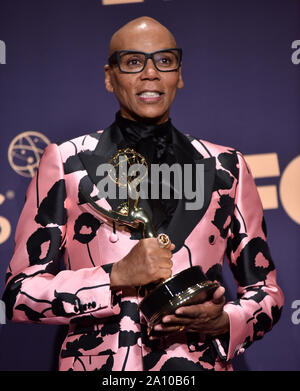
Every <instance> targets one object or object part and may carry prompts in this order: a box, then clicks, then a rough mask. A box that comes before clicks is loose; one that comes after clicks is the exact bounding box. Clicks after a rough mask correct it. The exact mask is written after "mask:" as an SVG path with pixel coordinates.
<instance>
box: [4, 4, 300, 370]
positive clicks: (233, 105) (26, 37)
mask: <svg viewBox="0 0 300 391" xmlns="http://www.w3.org/2000/svg"><path fill="white" fill-rule="evenodd" d="M111 2H113V1H111ZM102 3H104V1H103V2H102V1H101V0H89V1H86V0H56V1H53V0H52V1H46V0H27V1H22V0H1V1H0V93H1V103H0V130H1V136H0V137H1V144H0V151H1V155H0V164H1V172H2V181H1V184H0V251H1V257H0V295H2V293H3V287H4V280H5V272H6V268H7V266H8V263H9V260H10V258H11V256H12V252H13V245H14V240H13V237H14V231H15V228H16V223H17V220H18V216H19V214H20V212H21V209H22V206H23V203H24V197H25V190H26V188H27V186H28V184H29V181H30V173H31V172H32V169H33V164H34V162H35V161H36V159H38V155H36V154H35V153H34V152H36V153H38V152H39V151H41V150H42V149H43V148H44V146H45V143H46V142H47V140H45V139H44V137H46V138H47V139H48V140H50V141H51V142H55V141H59V140H66V139H68V138H73V137H75V136H79V135H81V134H84V133H86V132H93V131H95V130H97V129H100V128H103V127H105V126H107V125H109V124H110V123H111V122H112V120H113V118H114V113H115V111H116V110H117V104H116V101H115V99H114V97H113V96H112V95H111V94H109V93H108V92H106V91H105V88H104V73H103V66H104V64H105V62H106V58H107V51H108V42H109V39H110V36H111V34H112V33H113V32H114V31H115V30H116V29H117V28H119V27H120V26H121V25H122V24H124V23H126V22H127V21H129V20H130V19H133V18H135V17H138V16H142V15H149V16H152V17H154V18H157V19H158V20H159V21H160V22H161V23H163V24H165V25H166V26H167V27H169V28H170V29H171V30H172V31H173V32H174V34H175V36H176V37H177V41H178V45H179V46H181V47H182V48H183V50H184V57H183V76H184V82H185V88H184V89H183V90H181V91H179V93H178V95H177V98H176V101H175V103H174V105H173V109H172V113H171V114H172V120H173V122H174V124H175V126H176V127H177V128H178V129H179V130H181V131H182V132H186V133H190V134H192V135H194V136H198V137H201V138H202V139H206V140H209V141H212V142H215V143H219V144H223V145H229V146H232V147H235V148H238V149H239V150H241V151H242V152H243V153H244V154H245V155H251V154H258V155H260V156H265V154H269V153H274V154H275V156H276V158H277V159H278V163H279V174H277V175H273V176H272V175H271V174H270V175H268V174H266V175H265V177H263V178H257V180H256V183H257V185H258V186H270V185H273V186H274V188H273V190H274V189H275V195H273V198H274V197H275V198H276V197H277V200H278V205H275V206H274V205H273V207H272V206H271V207H270V206H269V207H268V208H267V209H266V210H265V217H266V221H267V226H268V238H269V243H270V247H271V252H272V255H273V258H274V261H275V264H276V266H277V269H278V281H279V284H280V285H281V287H282V289H283V290H284V293H285V298H286V302H285V307H284V310H283V313H282V317H281V319H280V321H279V323H278V324H277V325H276V326H275V327H274V329H273V330H272V331H271V332H270V333H269V334H267V335H266V336H265V337H264V339H263V340H261V341H258V342H256V343H254V344H253V345H252V346H251V347H250V348H249V349H248V350H247V351H246V353H245V354H244V355H242V356H239V357H237V358H236V359H235V360H234V366H235V368H236V369H246V370H300V339H299V329H300V310H299V309H300V288H299V281H298V280H299V276H300V262H299V260H300V259H299V258H300V257H299V253H300V244H299V243H300V241H299V224H300V218H299V215H300V206H299V204H300V197H299V196H298V198H299V200H298V201H299V202H298V204H297V200H296V202H295V199H296V197H297V196H296V193H297V194H299V192H298V190H300V174H299V172H300V164H299V154H300V132H299V125H300V110H299V108H300V88H299V87H300V50H299V48H300V23H299V20H300V2H299V0H289V1H282V0H273V1H268V0H251V1H239V0H236V1H234V0H227V1H221V0H201V1H199V0H168V1H167V0H165V1H164V0H144V1H143V2H138V3H132V4H118V5H117V4H115V5H103V4H102ZM114 3H117V1H114ZM32 132H38V133H37V134H36V133H32ZM38 148H40V150H39V149H38ZM297 157H298V158H297ZM291 162H292V166H293V167H294V171H295V172H296V173H298V175H297V174H294V175H293V180H291V178H290V176H289V178H288V179H287V180H286V181H285V182H284V180H285V179H286V177H287V176H288V173H290V172H292V171H291V170H287V167H291V166H288V165H289V164H290V163H291ZM20 166H21V167H20ZM295 167H296V170H295ZM26 175H27V176H26ZM268 176H269V177H268ZM283 182H284V183H287V184H285V185H284V183H283ZM286 199H287V201H285V200H286ZM224 278H225V281H226V286H227V294H228V297H232V298H233V297H234V296H235V285H234V283H233V279H232V276H231V274H230V272H229V270H228V268H225V271H224ZM2 307H3V306H1V302H0V323H2V325H1V324H0V346H1V348H0V370H46V371H47V370H53V369H56V362H57V354H58V349H59V346H60V343H61V341H62V338H63V337H64V333H65V328H60V327H56V326H39V325H32V324H26V325H25V324H14V323H10V322H8V321H6V324H3V323H4V319H3V311H2ZM1 311H2V312H1ZM1 314H2V315H1Z"/></svg>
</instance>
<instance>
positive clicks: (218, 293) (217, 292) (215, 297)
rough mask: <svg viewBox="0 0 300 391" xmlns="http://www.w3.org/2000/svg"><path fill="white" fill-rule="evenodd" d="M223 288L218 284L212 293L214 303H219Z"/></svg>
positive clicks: (221, 298)
mask: <svg viewBox="0 0 300 391" xmlns="http://www.w3.org/2000/svg"><path fill="white" fill-rule="evenodd" d="M224 294H225V288H224V287H223V286H219V287H218V288H217V289H216V290H215V291H214V294H213V297H212V300H211V301H212V302H213V303H214V304H221V303H222V301H223V300H224Z"/></svg>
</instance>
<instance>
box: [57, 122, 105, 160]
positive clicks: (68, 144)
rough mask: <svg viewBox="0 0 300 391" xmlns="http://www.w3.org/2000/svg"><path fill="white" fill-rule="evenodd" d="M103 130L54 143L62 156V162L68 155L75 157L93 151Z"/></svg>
mask: <svg viewBox="0 0 300 391" xmlns="http://www.w3.org/2000/svg"><path fill="white" fill-rule="evenodd" d="M102 133H103V129H100V130H97V131H95V132H92V133H86V134H83V135H81V136H77V137H74V138H72V139H69V140H65V141H56V142H54V143H55V144H56V145H57V146H58V148H59V150H60V153H61V155H62V158H63V160H65V158H67V157H68V156H70V155H77V154H78V153H80V152H83V151H86V150H89V151H94V149H95V148H96V146H97V144H98V141H99V139H100V136H101V134H102Z"/></svg>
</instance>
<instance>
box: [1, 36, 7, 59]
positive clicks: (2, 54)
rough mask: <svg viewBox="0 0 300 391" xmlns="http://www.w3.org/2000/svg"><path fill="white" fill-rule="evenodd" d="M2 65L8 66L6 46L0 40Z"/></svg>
mask: <svg viewBox="0 0 300 391" xmlns="http://www.w3.org/2000/svg"><path fill="white" fill-rule="evenodd" d="M0 64H6V45H5V42H4V41H1V40H0Z"/></svg>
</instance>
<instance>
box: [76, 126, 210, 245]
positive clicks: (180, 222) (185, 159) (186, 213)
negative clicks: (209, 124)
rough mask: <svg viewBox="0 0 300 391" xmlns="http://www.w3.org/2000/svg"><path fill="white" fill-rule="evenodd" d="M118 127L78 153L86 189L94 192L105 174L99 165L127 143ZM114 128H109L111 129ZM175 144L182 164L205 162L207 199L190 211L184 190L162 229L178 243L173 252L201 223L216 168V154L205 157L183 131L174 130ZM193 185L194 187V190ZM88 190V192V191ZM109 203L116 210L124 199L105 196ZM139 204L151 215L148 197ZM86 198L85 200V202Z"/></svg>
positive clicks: (104, 132) (108, 130)
mask: <svg viewBox="0 0 300 391" xmlns="http://www.w3.org/2000/svg"><path fill="white" fill-rule="evenodd" d="M113 126H115V125H114V124H112V125H111V126H110V127H108V128H107V129H105V130H104V131H103V133H102V134H101V136H100V138H99V141H98V143H97V146H96V148H95V150H94V151H88V150H87V151H83V152H79V154H78V157H79V159H80V161H81V163H82V165H83V166H84V168H85V170H86V171H87V174H88V178H86V179H85V181H84V182H82V183H81V184H82V185H83V190H84V191H85V192H86V193H88V194H89V195H90V194H91V192H92V190H93V184H94V185H96V186H97V183H98V182H99V181H100V180H101V179H102V177H100V176H98V175H97V168H98V167H99V165H100V164H104V163H108V162H109V160H110V159H111V158H112V156H114V155H115V154H116V152H117V150H118V149H120V148H123V146H125V144H124V141H123V138H122V136H121V134H120V132H119V131H115V130H116V129H112V127H113ZM111 129H112V130H113V131H110V130H111ZM173 144H174V145H175V146H176V148H175V154H176V159H177V161H178V162H179V163H180V164H182V167H184V166H183V165H184V164H186V163H190V164H192V165H195V164H203V165H204V183H203V186H204V189H203V193H204V201H203V205H202V207H201V209H196V210H187V209H186V203H188V202H191V200H189V199H187V198H186V197H185V194H184V192H183V194H182V198H181V199H179V200H178V204H177V207H176V209H175V212H174V214H173V217H172V218H171V221H170V223H169V225H168V226H162V227H160V228H159V230H158V233H159V232H165V233H167V234H168V235H169V237H170V239H171V241H172V242H173V243H174V244H175V246H176V248H175V250H174V251H173V252H177V251H178V250H180V248H181V247H182V246H183V244H184V241H185V239H186V238H187V236H189V234H190V233H191V232H192V230H193V229H194V227H195V226H196V225H197V224H198V223H199V221H200V220H201V218H202V217H203V215H204V214H205V212H206V210H207V208H208V206H209V204H210V201H211V196H212V190H213V186H214V180H215V168H216V161H215V157H210V158H205V159H204V158H203V156H202V155H201V154H200V153H199V152H198V151H197V150H196V148H195V147H194V146H193V145H192V144H191V142H190V140H189V139H188V138H187V137H186V136H185V135H183V134H182V133H180V132H179V131H178V130H176V129H174V132H173ZM195 188H196V187H195V185H193V189H195ZM87 190H88V191H87ZM93 200H94V201H96V202H97V201H99V198H98V197H93ZM106 201H107V202H108V204H109V206H110V207H111V209H113V210H117V207H118V206H119V205H120V203H122V202H124V201H125V200H119V199H118V198H116V199H114V198H109V197H107V198H106ZM141 201H142V202H140V205H142V206H143V208H145V210H146V212H147V213H148V215H149V217H150V218H151V209H150V208H149V205H148V203H147V202H145V201H146V200H141ZM84 202H85V201H84V199H83V201H82V203H84ZM132 238H134V239H139V238H140V236H139V235H138V234H136V235H134V236H133V237H132Z"/></svg>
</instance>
